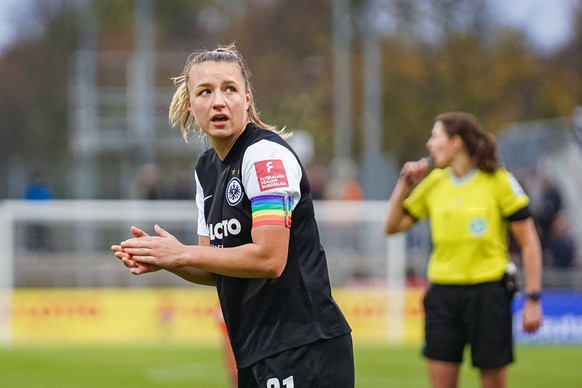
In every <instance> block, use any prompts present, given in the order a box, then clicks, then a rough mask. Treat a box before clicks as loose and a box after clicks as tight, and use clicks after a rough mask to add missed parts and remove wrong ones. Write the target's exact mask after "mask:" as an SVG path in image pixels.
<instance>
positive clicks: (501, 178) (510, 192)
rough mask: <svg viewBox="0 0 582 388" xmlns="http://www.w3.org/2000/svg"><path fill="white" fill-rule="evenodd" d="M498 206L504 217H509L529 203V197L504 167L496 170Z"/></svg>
mask: <svg viewBox="0 0 582 388" xmlns="http://www.w3.org/2000/svg"><path fill="white" fill-rule="evenodd" d="M496 174H497V176H496V178H497V182H496V183H497V187H498V188H499V190H498V195H499V199H498V201H499V206H500V208H501V213H502V214H503V216H504V217H506V218H507V217H509V216H511V215H512V214H514V213H516V212H517V211H519V210H521V209H523V208H525V207H526V206H527V205H528V204H529V197H528V196H527V194H526V193H525V191H524V190H523V188H522V187H521V185H520V184H519V182H518V181H517V179H516V178H515V176H513V174H512V173H510V172H509V171H507V170H505V169H499V170H498V171H497V172H496Z"/></svg>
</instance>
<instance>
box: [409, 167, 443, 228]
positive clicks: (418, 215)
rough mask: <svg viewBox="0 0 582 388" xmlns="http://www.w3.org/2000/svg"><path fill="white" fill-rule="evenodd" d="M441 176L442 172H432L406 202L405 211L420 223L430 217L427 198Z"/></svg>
mask: <svg viewBox="0 0 582 388" xmlns="http://www.w3.org/2000/svg"><path fill="white" fill-rule="evenodd" d="M441 175H442V170H436V169H435V170H433V171H431V172H430V174H428V175H427V176H426V178H424V179H423V180H422V181H421V182H420V183H419V184H418V186H416V187H415V188H414V190H412V192H411V193H410V195H409V196H408V197H407V198H406V199H405V200H404V202H403V206H404V209H405V210H406V212H407V213H408V214H409V215H410V216H411V217H412V218H414V219H415V220H417V221H420V220H422V219H425V218H426V217H428V216H429V209H428V206H427V201H426V196H427V194H428V192H429V188H430V187H431V186H432V185H433V184H434V182H435V181H436V180H437V179H438V178H439V177H440V176H441Z"/></svg>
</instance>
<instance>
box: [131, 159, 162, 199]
mask: <svg viewBox="0 0 582 388" xmlns="http://www.w3.org/2000/svg"><path fill="white" fill-rule="evenodd" d="M131 197H132V198H134V199H147V200H154V199H161V198H162V193H161V189H160V169H159V168H158V166H156V165H155V164H153V163H147V164H144V165H143V166H142V167H141V168H140V169H139V172H138V174H137V181H136V182H135V184H134V187H133V188H132V193H131Z"/></svg>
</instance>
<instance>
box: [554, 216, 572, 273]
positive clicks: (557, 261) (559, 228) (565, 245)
mask: <svg viewBox="0 0 582 388" xmlns="http://www.w3.org/2000/svg"><path fill="white" fill-rule="evenodd" d="M569 229H570V224H569V222H568V219H567V217H566V214H564V213H563V212H560V213H558V215H557V216H556V218H555V220H554V222H553V224H552V227H551V229H550V236H549V239H548V250H549V252H550V253H551V257H552V264H553V266H554V267H557V268H571V267H573V266H574V257H575V253H576V247H575V242H574V239H573V238H572V236H571V234H570V230H569Z"/></svg>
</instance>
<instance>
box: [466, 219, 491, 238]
mask: <svg viewBox="0 0 582 388" xmlns="http://www.w3.org/2000/svg"><path fill="white" fill-rule="evenodd" d="M469 230H470V231H471V234H472V235H473V236H476V237H480V236H483V235H484V234H485V232H486V231H487V221H485V219H484V218H480V217H478V218H473V219H472V220H471V222H470V223H469Z"/></svg>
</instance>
